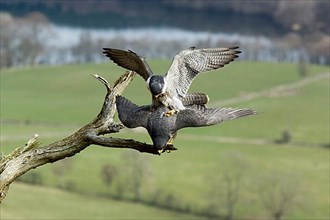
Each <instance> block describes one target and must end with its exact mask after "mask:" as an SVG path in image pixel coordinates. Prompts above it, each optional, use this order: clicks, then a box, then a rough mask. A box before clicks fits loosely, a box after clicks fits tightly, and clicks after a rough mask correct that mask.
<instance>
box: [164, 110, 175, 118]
mask: <svg viewBox="0 0 330 220" xmlns="http://www.w3.org/2000/svg"><path fill="white" fill-rule="evenodd" d="M177 112H178V111H177V110H175V109H172V110H169V111H168V112H165V113H164V116H166V117H170V116H172V115H174V114H176V113H177Z"/></svg>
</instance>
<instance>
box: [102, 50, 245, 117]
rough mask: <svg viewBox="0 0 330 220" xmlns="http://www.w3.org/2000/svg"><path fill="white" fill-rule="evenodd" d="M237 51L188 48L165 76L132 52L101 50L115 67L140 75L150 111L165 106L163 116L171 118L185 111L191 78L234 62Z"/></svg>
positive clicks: (173, 62)
mask: <svg viewBox="0 0 330 220" xmlns="http://www.w3.org/2000/svg"><path fill="white" fill-rule="evenodd" d="M237 49H238V47H228V48H206V49H196V48H195V47H190V48H188V49H186V50H183V51H181V52H180V53H178V54H177V55H176V56H175V57H174V59H173V61H172V64H171V66H170V68H169V70H168V71H167V74H166V75H165V76H161V75H155V74H154V73H153V71H152V70H151V68H150V66H149V65H148V63H147V62H146V60H145V59H144V58H143V57H141V56H139V55H138V54H136V53H135V52H133V51H131V50H128V51H124V50H119V49H112V48H103V53H104V54H105V55H106V56H107V57H109V58H110V59H111V60H112V61H113V62H115V63H116V64H117V65H119V66H121V67H123V68H126V69H128V70H131V71H134V72H136V73H138V74H139V75H140V76H142V77H143V78H144V80H145V81H146V82H147V87H148V89H149V90H150V92H151V94H152V97H153V102H152V107H153V108H152V109H157V107H159V106H165V107H168V108H169V109H170V110H171V111H167V112H165V115H166V116H170V115H172V114H173V113H175V112H178V111H181V110H184V109H185V105H184V103H183V100H184V99H185V97H186V95H187V92H188V89H189V87H190V85H191V83H192V81H193V80H194V78H195V77H196V76H197V75H198V74H199V73H201V72H206V71H209V70H214V69H218V68H220V67H223V66H224V65H226V64H228V63H230V62H231V61H233V60H234V59H235V58H237V57H238V55H237V54H239V53H241V52H240V51H238V50H237ZM203 95H204V94H203ZM204 100H205V101H206V102H207V101H208V97H207V95H204ZM195 104H197V103H195ZM198 104H201V103H198ZM203 104H206V103H203Z"/></svg>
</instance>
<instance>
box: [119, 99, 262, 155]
mask: <svg viewBox="0 0 330 220" xmlns="http://www.w3.org/2000/svg"><path fill="white" fill-rule="evenodd" d="M116 106H117V111H118V116H119V119H120V121H121V122H122V123H123V124H124V125H125V126H126V127H128V128H136V127H144V128H146V129H147V131H148V133H149V135H150V137H151V139H152V142H153V145H154V147H155V148H156V149H157V150H158V152H159V153H162V152H164V150H165V148H166V147H167V146H168V145H172V141H173V139H174V138H175V136H176V132H177V131H178V130H180V129H182V128H185V127H203V126H210V125H215V124H219V123H221V122H223V121H228V120H233V119H235V118H239V117H243V116H248V115H253V114H256V112H255V111H254V110H251V109H247V108H243V109H235V108H206V107H205V106H202V105H189V106H186V108H185V109H184V110H181V111H179V112H178V113H177V114H174V115H173V116H171V117H165V116H164V112H166V111H167V110H168V109H167V107H165V106H160V107H158V108H157V109H156V110H155V111H150V106H149V105H144V106H138V105H136V104H134V103H132V102H131V101H129V100H128V99H126V98H124V97H122V96H117V97H116Z"/></svg>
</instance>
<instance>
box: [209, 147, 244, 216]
mask: <svg viewBox="0 0 330 220" xmlns="http://www.w3.org/2000/svg"><path fill="white" fill-rule="evenodd" d="M226 158H228V159H229V161H228V163H227V164H226V167H227V169H226V170H225V171H224V172H223V175H222V178H221V179H219V180H216V179H215V181H214V182H213V183H212V184H213V186H212V188H211V192H210V194H209V200H210V204H209V211H211V212H215V211H214V210H220V209H224V210H225V215H224V216H225V219H227V220H231V219H233V218H234V213H235V206H236V205H237V203H238V201H239V198H240V192H241V188H242V184H243V178H244V174H245V172H246V169H247V168H248V162H247V160H246V159H245V158H244V157H243V156H241V155H240V154H228V156H227V157H226ZM211 214H219V213H211Z"/></svg>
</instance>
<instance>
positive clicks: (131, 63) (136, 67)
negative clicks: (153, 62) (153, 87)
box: [103, 48, 153, 81]
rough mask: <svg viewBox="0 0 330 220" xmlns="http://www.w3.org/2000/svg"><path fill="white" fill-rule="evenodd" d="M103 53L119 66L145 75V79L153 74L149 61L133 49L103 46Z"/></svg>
mask: <svg viewBox="0 0 330 220" xmlns="http://www.w3.org/2000/svg"><path fill="white" fill-rule="evenodd" d="M103 53H104V54H105V55H106V56H107V57H109V58H110V60H112V61H113V62H114V63H116V64H117V65H118V66H121V67H123V68H125V69H128V70H131V71H134V72H136V73H137V74H139V75H140V76H142V77H143V79H144V80H145V81H147V79H148V78H149V77H150V76H151V75H153V73H152V70H151V68H150V67H149V65H148V63H147V61H146V60H145V59H144V58H143V57H141V56H139V55H138V54H136V53H134V52H133V51H131V50H129V51H124V50H119V49H113V48H103Z"/></svg>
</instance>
